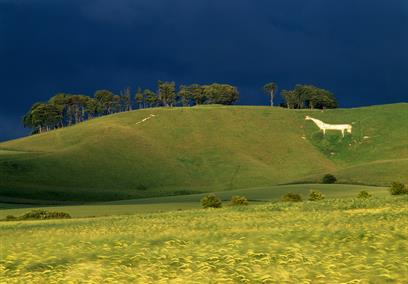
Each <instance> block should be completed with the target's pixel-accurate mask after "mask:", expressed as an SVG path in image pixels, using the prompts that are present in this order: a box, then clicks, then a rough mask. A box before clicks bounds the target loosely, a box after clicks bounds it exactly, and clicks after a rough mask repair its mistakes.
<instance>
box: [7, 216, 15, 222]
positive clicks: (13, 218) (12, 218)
mask: <svg viewBox="0 0 408 284" xmlns="http://www.w3.org/2000/svg"><path fill="white" fill-rule="evenodd" d="M16 219H17V218H16V217H15V216H13V215H7V216H6V220H7V221H14V220H16Z"/></svg>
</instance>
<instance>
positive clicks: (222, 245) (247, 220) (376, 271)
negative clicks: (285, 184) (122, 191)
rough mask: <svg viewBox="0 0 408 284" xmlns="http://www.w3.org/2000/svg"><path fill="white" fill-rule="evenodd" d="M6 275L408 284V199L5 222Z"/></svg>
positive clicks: (2, 255) (2, 270)
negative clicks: (388, 283) (387, 283)
mask: <svg viewBox="0 0 408 284" xmlns="http://www.w3.org/2000/svg"><path fill="white" fill-rule="evenodd" d="M0 231H1V251H0V282H1V283H4V282H7V283H56V282H64V283H75V282H79V281H81V282H84V283H102V282H104V283H123V282H134V283H151V282H163V283H168V282H170V283H202V282H213V283H219V282H223V283H233V282H235V283H236V282H241V283H242V282H243V283H245V282H248V283H254V282H255V283H260V282H263V283H346V282H350V283H384V282H390V283H404V282H405V283H406V282H407V281H408V198H407V197H402V198H398V197H373V198H370V199H352V198H344V199H328V200H325V201H320V202H302V203H281V202H277V203H268V204H263V205H253V206H248V207H225V208H223V209H215V210H203V209H201V210H186V211H173V212H167V213H144V214H138V215H132V216H116V217H115V216H112V217H102V218H89V219H72V220H52V221H27V222H0Z"/></svg>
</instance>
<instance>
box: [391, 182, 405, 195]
mask: <svg viewBox="0 0 408 284" xmlns="http://www.w3.org/2000/svg"><path fill="white" fill-rule="evenodd" d="M389 190H390V193H391V195H403V194H408V188H407V187H406V186H405V184H403V183H401V182H393V183H392V184H391V187H390V188H389Z"/></svg>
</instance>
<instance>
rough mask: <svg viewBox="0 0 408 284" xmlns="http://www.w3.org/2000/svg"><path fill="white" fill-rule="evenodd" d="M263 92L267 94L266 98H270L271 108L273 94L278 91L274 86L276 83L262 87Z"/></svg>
mask: <svg viewBox="0 0 408 284" xmlns="http://www.w3.org/2000/svg"><path fill="white" fill-rule="evenodd" d="M263 89H264V92H265V93H266V94H268V96H269V97H270V101H271V107H273V99H274V97H275V92H276V90H277V89H278V85H276V83H274V82H270V83H268V84H266V85H265V86H264V87H263Z"/></svg>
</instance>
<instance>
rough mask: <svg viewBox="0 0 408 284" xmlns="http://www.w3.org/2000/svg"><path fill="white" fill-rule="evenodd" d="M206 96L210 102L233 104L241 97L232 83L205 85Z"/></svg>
mask: <svg viewBox="0 0 408 284" xmlns="http://www.w3.org/2000/svg"><path fill="white" fill-rule="evenodd" d="M204 96H205V97H206V98H207V99H208V103H210V104H223V105H232V104H233V103H235V102H236V101H237V100H238V99H239V92H238V90H237V88H236V87H234V86H231V85H227V84H211V85H208V86H204Z"/></svg>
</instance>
